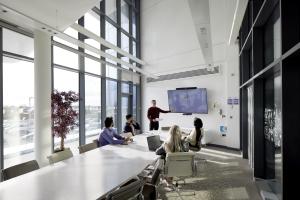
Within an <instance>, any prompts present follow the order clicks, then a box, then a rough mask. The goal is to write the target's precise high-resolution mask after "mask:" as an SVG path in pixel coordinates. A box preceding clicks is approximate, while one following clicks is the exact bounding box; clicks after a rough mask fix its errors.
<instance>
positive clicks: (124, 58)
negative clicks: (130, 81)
mask: <svg viewBox="0 0 300 200" xmlns="http://www.w3.org/2000/svg"><path fill="white" fill-rule="evenodd" d="M121 60H124V61H125V62H127V63H129V58H128V57H122V58H121ZM122 67H123V68H124V69H129V67H127V66H126V65H122Z"/></svg>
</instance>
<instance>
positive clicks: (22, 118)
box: [3, 57, 34, 168]
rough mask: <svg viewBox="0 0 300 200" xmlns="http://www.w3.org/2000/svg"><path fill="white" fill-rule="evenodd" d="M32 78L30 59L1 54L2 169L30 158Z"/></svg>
mask: <svg viewBox="0 0 300 200" xmlns="http://www.w3.org/2000/svg"><path fill="white" fill-rule="evenodd" d="M16 72H18V73H16ZM16 80H18V81H17V82H16ZM33 80H34V65H33V63H32V62H26V61H21V60H16V59H12V58H7V57H3V130H4V136H3V139H4V141H3V142H4V144H3V145H4V168H7V167H10V166H12V165H16V164H19V163H22V162H26V161H29V160H32V159H34V143H33V142H34V82H33Z"/></svg>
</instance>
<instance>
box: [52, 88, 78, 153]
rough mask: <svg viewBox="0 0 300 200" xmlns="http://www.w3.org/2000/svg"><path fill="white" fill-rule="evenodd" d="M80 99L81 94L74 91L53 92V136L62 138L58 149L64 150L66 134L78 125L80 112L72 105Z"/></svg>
mask: <svg viewBox="0 0 300 200" xmlns="http://www.w3.org/2000/svg"><path fill="white" fill-rule="evenodd" d="M78 101H79V95H78V94H76V93H75V92H73V91H69V92H59V91H57V90H54V91H53V93H52V94H51V108H52V123H53V130H52V131H53V136H56V137H60V139H61V141H60V149H59V150H58V151H63V150H64V140H65V139H66V135H67V134H68V133H69V132H70V131H71V130H73V129H74V127H75V126H77V125H78V124H77V123H76V119H77V118H78V112H77V111H75V110H74V109H73V107H72V103H75V102H78Z"/></svg>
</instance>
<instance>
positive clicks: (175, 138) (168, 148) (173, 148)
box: [164, 125, 184, 153]
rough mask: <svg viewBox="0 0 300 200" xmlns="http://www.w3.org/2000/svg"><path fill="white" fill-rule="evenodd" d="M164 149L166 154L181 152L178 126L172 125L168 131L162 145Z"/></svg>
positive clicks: (181, 146)
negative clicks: (167, 135)
mask: <svg viewBox="0 0 300 200" xmlns="http://www.w3.org/2000/svg"><path fill="white" fill-rule="evenodd" d="M164 149H165V152H166V153H174V152H181V151H184V150H183V145H182V140H181V130H180V128H179V126H177V125H173V126H172V127H171V128H170V131H169V137H168V139H167V140H166V142H165V143H164Z"/></svg>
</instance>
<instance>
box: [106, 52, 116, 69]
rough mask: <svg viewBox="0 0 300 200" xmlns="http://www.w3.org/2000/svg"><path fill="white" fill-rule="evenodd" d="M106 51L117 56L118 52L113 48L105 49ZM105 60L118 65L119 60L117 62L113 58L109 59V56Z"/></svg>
mask: <svg viewBox="0 0 300 200" xmlns="http://www.w3.org/2000/svg"><path fill="white" fill-rule="evenodd" d="M105 53H108V54H110V55H112V56H114V57H117V52H116V51H114V50H112V49H107V50H105ZM105 60H106V61H107V62H109V63H112V64H115V65H117V62H115V61H113V60H111V59H109V58H105Z"/></svg>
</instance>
